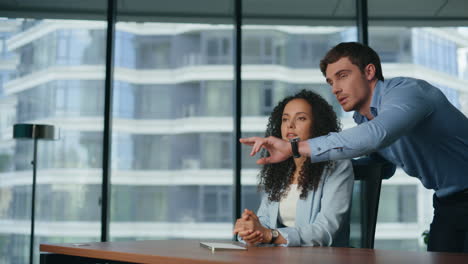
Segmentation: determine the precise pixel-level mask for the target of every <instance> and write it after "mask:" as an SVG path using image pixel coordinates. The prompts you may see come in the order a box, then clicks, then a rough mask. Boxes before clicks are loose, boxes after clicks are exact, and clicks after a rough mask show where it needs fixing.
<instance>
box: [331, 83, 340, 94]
mask: <svg viewBox="0 0 468 264" xmlns="http://www.w3.org/2000/svg"><path fill="white" fill-rule="evenodd" d="M332 93H333V94H334V95H338V94H339V93H341V88H340V87H339V86H338V85H333V86H332Z"/></svg>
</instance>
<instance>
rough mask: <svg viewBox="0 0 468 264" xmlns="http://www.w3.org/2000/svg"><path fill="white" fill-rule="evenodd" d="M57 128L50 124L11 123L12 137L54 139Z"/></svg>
mask: <svg viewBox="0 0 468 264" xmlns="http://www.w3.org/2000/svg"><path fill="white" fill-rule="evenodd" d="M59 136H60V135H59V130H58V129H57V128H55V127H54V126H52V125H40V124H15V125H13V138H15V139H22V138H23V139H43V140H56V139H58V138H59Z"/></svg>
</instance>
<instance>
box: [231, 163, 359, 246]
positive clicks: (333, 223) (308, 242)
mask: <svg viewBox="0 0 468 264" xmlns="http://www.w3.org/2000/svg"><path fill="white" fill-rule="evenodd" d="M353 184H354V173H353V167H352V165H351V161H349V160H340V161H336V162H334V164H333V166H332V167H331V168H328V169H324V171H323V173H322V177H321V179H320V182H319V185H318V187H317V189H316V190H314V191H309V193H308V195H307V198H306V199H305V200H302V199H298V200H297V205H296V206H297V207H296V219H295V224H294V226H293V227H284V226H283V225H282V224H281V223H280V221H279V202H272V201H269V200H268V197H267V195H266V194H264V195H263V196H262V201H261V204H260V207H259V209H258V212H257V216H258V218H259V220H260V223H261V224H262V225H263V226H264V227H266V228H270V229H277V230H278V231H279V232H280V233H281V235H282V236H283V237H284V238H285V239H286V241H287V243H286V244H282V245H281V246H290V247H294V246H296V247H297V246H337V247H347V246H348V245H349V218H350V215H349V210H350V207H351V198H352V193H353ZM238 238H239V240H240V241H241V242H243V241H242V240H241V239H240V237H238Z"/></svg>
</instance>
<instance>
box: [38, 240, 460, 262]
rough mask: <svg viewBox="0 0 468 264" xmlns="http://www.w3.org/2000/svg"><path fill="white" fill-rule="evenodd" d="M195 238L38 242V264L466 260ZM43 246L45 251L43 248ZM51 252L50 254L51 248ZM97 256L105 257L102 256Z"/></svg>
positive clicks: (451, 256) (439, 255) (449, 255)
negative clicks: (215, 246)
mask: <svg viewBox="0 0 468 264" xmlns="http://www.w3.org/2000/svg"><path fill="white" fill-rule="evenodd" d="M199 242H200V241H198V240H157V241H131V242H104V243H83V245H76V244H41V245H40V250H41V264H55V263H67V264H71V263H169V264H171V263H191V264H195V263H243V264H248V263H268V264H270V263H320V264H331V263H346V264H348V263H356V264H365V263H388V264H396V263H424V264H436V263H450V264H458V263H460V264H461V263H464V264H466V263H468V254H455V253H432V252H404V251H390V250H372V249H359V248H332V247H290V248H286V247H249V248H248V250H246V251H240V250H239V251H238V250H236V251H232V250H231V251H215V252H214V253H212V252H211V250H208V249H206V248H202V247H200V244H199ZM45 252H49V253H45ZM51 253H53V254H51ZM102 260H109V261H106V262H102Z"/></svg>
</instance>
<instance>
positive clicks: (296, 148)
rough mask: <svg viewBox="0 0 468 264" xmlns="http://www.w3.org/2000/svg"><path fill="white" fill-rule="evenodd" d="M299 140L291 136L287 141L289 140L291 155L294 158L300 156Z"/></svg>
mask: <svg viewBox="0 0 468 264" xmlns="http://www.w3.org/2000/svg"><path fill="white" fill-rule="evenodd" d="M299 141H301V139H300V138H299V137H295V138H291V139H290V140H289V142H291V148H292V153H293V157H294V158H296V159H297V158H300V157H301V154H300V153H299V143H298V142H299Z"/></svg>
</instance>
